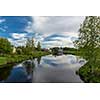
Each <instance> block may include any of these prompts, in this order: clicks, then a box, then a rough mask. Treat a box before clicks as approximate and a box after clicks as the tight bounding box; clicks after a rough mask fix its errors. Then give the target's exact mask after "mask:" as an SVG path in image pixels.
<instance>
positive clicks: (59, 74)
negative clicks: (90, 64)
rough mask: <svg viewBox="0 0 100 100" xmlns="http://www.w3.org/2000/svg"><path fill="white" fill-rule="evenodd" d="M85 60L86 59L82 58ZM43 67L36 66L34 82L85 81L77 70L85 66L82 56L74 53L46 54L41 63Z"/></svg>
mask: <svg viewBox="0 0 100 100" xmlns="http://www.w3.org/2000/svg"><path fill="white" fill-rule="evenodd" d="M81 61H83V62H84V64H85V60H84V59H81ZM39 66H41V67H35V69H34V74H33V82H36V83H39V82H40V83H41V82H42V83H64V82H65V83H68V82H69V83H70V82H74V83H75V82H77V83H79V82H83V81H82V80H81V79H80V77H79V76H78V75H76V71H77V70H78V69H79V68H80V67H81V66H83V63H80V58H79V57H77V56H73V55H61V56H56V57H55V56H52V55H49V56H44V57H42V59H41V62H40V64H39Z"/></svg>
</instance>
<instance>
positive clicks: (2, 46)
mask: <svg viewBox="0 0 100 100" xmlns="http://www.w3.org/2000/svg"><path fill="white" fill-rule="evenodd" d="M13 48H15V50H16V51H15V52H12V51H13ZM37 48H38V50H37ZM37 48H36V47H35V46H34V40H33V38H31V39H27V43H26V46H19V47H14V46H12V45H11V43H10V42H9V41H8V40H7V39H5V38H0V68H1V67H4V66H3V65H6V64H7V65H8V64H15V63H18V62H21V61H23V60H27V59H33V58H35V57H41V56H44V55H48V54H50V52H49V51H47V52H45V51H44V50H42V49H41V44H40V42H39V43H38V45H37Z"/></svg>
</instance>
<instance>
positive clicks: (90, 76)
mask: <svg viewBox="0 0 100 100" xmlns="http://www.w3.org/2000/svg"><path fill="white" fill-rule="evenodd" d="M92 67H93V71H92V70H91V69H92V68H91V67H90V66H89V62H87V63H86V64H85V65H84V66H83V67H81V68H80V69H79V71H78V72H77V73H78V74H79V75H80V77H81V79H82V80H83V81H84V82H86V83H100V54H99V52H98V55H97V60H96V63H95V64H93V65H92Z"/></svg>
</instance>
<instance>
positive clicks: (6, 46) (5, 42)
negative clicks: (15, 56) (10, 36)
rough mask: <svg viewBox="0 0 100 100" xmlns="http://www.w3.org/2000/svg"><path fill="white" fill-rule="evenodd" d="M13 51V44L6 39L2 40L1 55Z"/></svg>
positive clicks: (0, 44)
mask: <svg viewBox="0 0 100 100" xmlns="http://www.w3.org/2000/svg"><path fill="white" fill-rule="evenodd" d="M11 51H12V46H11V43H10V42H9V41H8V40H7V39H6V38H0V53H2V54H9V53H11Z"/></svg>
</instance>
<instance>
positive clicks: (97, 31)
mask: <svg viewBox="0 0 100 100" xmlns="http://www.w3.org/2000/svg"><path fill="white" fill-rule="evenodd" d="M79 32H80V34H79V38H78V40H76V41H75V43H74V44H75V46H76V48H77V49H78V50H79V51H81V56H82V57H84V58H85V59H86V60H87V61H88V63H87V64H86V65H85V66H83V67H82V68H80V70H79V75H80V76H81V77H82V79H83V80H84V81H85V82H100V75H98V74H97V73H99V72H100V54H99V52H100V17H97V16H88V17H86V18H85V20H84V22H83V24H82V25H81V26H80V30H79Z"/></svg>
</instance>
